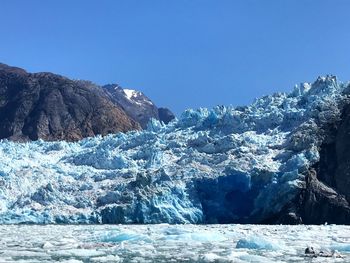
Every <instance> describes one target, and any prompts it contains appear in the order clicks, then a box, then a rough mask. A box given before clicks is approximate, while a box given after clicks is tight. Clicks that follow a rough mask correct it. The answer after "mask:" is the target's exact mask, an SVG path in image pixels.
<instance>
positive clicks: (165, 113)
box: [158, 108, 175, 124]
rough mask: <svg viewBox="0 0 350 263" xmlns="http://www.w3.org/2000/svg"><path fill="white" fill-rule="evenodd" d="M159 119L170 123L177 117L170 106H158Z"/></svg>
mask: <svg viewBox="0 0 350 263" xmlns="http://www.w3.org/2000/svg"><path fill="white" fill-rule="evenodd" d="M158 115H159V120H160V121H162V122H164V123H165V124H168V123H169V122H171V121H172V120H173V119H175V115H174V114H173V113H172V112H171V111H170V110H169V109H168V108H158Z"/></svg>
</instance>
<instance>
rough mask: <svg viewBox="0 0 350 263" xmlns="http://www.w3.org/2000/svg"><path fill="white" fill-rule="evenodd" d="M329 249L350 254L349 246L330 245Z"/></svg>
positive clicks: (340, 244)
mask: <svg viewBox="0 0 350 263" xmlns="http://www.w3.org/2000/svg"><path fill="white" fill-rule="evenodd" d="M330 249H331V250H338V251H340V252H350V244H344V243H343V244H342V243H338V244H334V245H331V246H330Z"/></svg>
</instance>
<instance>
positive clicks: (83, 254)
mask: <svg viewBox="0 0 350 263" xmlns="http://www.w3.org/2000/svg"><path fill="white" fill-rule="evenodd" d="M50 254H52V255H54V256H57V257H78V258H89V257H98V256H105V255H106V254H105V252H103V251H97V250H95V249H79V248H74V249H65V250H57V251H53V252H51V253H50Z"/></svg>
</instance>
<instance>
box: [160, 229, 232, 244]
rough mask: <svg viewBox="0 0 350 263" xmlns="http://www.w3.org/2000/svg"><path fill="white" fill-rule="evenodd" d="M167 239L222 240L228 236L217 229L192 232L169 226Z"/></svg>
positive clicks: (166, 231)
mask: <svg viewBox="0 0 350 263" xmlns="http://www.w3.org/2000/svg"><path fill="white" fill-rule="evenodd" d="M164 233H165V234H166V236H165V239H167V240H179V241H197V242H221V241H225V240H227V238H226V237H225V236H224V235H222V234H220V233H218V232H216V231H201V232H192V231H189V230H184V229H180V228H176V227H173V228H168V229H166V230H165V231H164Z"/></svg>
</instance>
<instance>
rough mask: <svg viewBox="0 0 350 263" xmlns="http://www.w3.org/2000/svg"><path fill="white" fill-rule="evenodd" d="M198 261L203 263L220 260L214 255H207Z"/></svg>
mask: <svg viewBox="0 0 350 263" xmlns="http://www.w3.org/2000/svg"><path fill="white" fill-rule="evenodd" d="M200 259H201V260H202V261H204V262H220V259H222V258H221V257H220V256H218V255H216V254H214V253H208V254H204V255H203V256H201V258H200Z"/></svg>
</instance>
